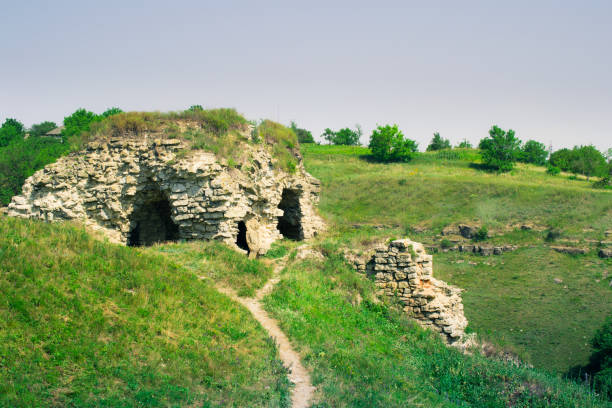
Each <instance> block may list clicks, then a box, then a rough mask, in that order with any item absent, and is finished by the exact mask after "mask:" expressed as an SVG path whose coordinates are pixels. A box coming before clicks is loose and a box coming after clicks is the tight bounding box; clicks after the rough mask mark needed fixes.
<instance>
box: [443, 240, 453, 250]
mask: <svg viewBox="0 0 612 408" xmlns="http://www.w3.org/2000/svg"><path fill="white" fill-rule="evenodd" d="M452 246H453V243H452V242H450V240H449V239H448V238H444V239H443V240H442V241H440V248H442V249H448V248H450V247H452Z"/></svg>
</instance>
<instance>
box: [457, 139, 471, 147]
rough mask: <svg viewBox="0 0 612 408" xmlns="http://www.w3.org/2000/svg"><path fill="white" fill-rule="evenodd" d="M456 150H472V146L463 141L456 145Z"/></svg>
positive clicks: (465, 140)
mask: <svg viewBox="0 0 612 408" xmlns="http://www.w3.org/2000/svg"><path fill="white" fill-rule="evenodd" d="M457 147H458V148H460V149H471V148H472V144H471V143H470V142H468V141H467V139H463V140H462V141H461V142H460V143H459V144H458V145H457Z"/></svg>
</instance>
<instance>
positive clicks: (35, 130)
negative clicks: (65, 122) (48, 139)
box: [30, 121, 57, 137]
mask: <svg viewBox="0 0 612 408" xmlns="http://www.w3.org/2000/svg"><path fill="white" fill-rule="evenodd" d="M56 127H57V125H56V124H55V122H50V121H45V122H41V123H37V124H35V125H32V127H31V128H30V137H39V136H44V135H46V134H47V133H49V132H50V131H52V130H53V129H55V128H56Z"/></svg>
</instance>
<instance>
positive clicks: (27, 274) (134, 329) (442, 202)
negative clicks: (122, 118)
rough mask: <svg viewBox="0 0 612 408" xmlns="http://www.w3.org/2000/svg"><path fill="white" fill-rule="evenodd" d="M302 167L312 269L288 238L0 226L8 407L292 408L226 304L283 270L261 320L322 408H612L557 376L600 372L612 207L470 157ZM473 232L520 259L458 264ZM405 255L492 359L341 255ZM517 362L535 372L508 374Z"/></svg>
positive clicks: (340, 151)
mask: <svg viewBox="0 0 612 408" xmlns="http://www.w3.org/2000/svg"><path fill="white" fill-rule="evenodd" d="M118 117H119V116H118ZM172 120H174V119H172ZM264 123H265V122H264ZM104 129H106V130H104ZM108 129H109V128H103V131H104V132H107V131H108ZM121 129H124V130H125V129H126V128H125V127H123V128H121ZM155 129H156V130H155V132H158V131H160V132H165V130H163V129H166V128H163V126H162V128H155ZM160 129H162V130H160ZM95 131H96V130H95V129H94V132H95ZM140 131H142V129H141V130H140ZM105 134H106V133H105ZM106 135H107V136H104V135H102V134H100V135H99V136H100V137H109V138H110V137H111V136H112V133H109V134H106ZM117 137H118V136H117ZM125 137H127V138H130V137H134V135H126V136H125ZM180 137H181V138H183V137H184V134H182V135H181V136H180ZM218 137H219V138H220V139H219V140H221V139H222V137H221V136H218ZM97 140H101V139H97ZM269 143H270V148H271V149H272V151H274V149H275V147H274V146H275V144H274V143H273V142H272V141H270V142H269ZM199 148H202V149H208V147H207V146H202V147H199ZM199 148H197V149H199ZM282 149H283V151H285V152H286V151H288V150H287V148H286V146H283V147H282ZM186 154H189V153H188V152H186ZM302 154H303V156H304V161H303V163H304V165H305V167H306V170H308V171H309V172H310V173H312V174H313V175H314V176H315V177H317V178H319V179H320V180H321V186H322V191H321V202H320V212H321V215H322V216H324V217H325V218H326V220H327V223H328V230H327V231H326V232H324V233H320V234H319V235H317V237H316V238H314V239H311V240H309V241H308V242H307V243H306V245H308V247H309V252H307V253H310V254H311V256H303V255H299V256H298V253H300V254H303V251H302V250H303V249H304V247H303V245H304V243H303V242H299V241H294V240H291V239H283V240H281V241H277V242H276V243H275V244H273V246H272V249H271V250H270V251H269V252H268V253H267V254H266V255H265V256H264V257H261V258H260V259H258V260H252V259H248V258H247V257H246V256H245V255H244V253H241V252H237V251H235V250H233V249H231V248H230V247H228V246H225V245H223V244H221V243H218V242H204V241H178V242H174V243H164V244H155V245H153V246H150V247H125V246H123V245H119V244H113V243H110V242H108V241H107V240H106V239H105V238H103V236H101V234H99V233H98V234H97V235H93V233H92V232H91V231H88V230H85V229H84V228H83V227H82V226H80V225H77V224H73V223H70V222H67V223H52V224H48V223H43V222H41V221H33V220H19V219H13V218H7V217H5V216H1V215H0V271H1V273H0V290H1V293H2V299H3V302H2V304H1V305H2V306H0V315H1V319H0V322H2V323H0V340H2V341H1V343H0V344H1V345H0V358H1V360H0V384H1V385H0V387H1V388H0V390H1V392H0V406H7V407H9V406H10V407H13V406H79V407H80V406H111V407H115V406H186V405H187V406H205V407H208V406H211V407H212V406H215V407H226V406H233V407H242V406H249V407H250V406H255V407H256V406H266V407H270V406H271V407H274V406H279V407H285V406H288V405H289V400H290V393H291V389H292V387H291V385H290V384H289V382H288V381H287V370H286V369H285V368H283V366H282V364H281V362H280V360H279V354H278V350H277V346H276V344H275V343H274V342H273V341H271V340H270V339H269V338H268V336H267V335H266V332H265V331H264V329H263V328H262V327H261V326H260V325H259V324H257V323H256V322H255V320H254V319H253V317H252V316H251V315H250V314H249V313H248V312H247V310H246V309H245V308H243V307H242V306H240V302H237V301H235V300H232V298H231V297H228V296H225V295H223V294H221V293H220V292H219V291H218V290H217V289H218V287H219V286H223V287H226V288H229V289H230V290H232V291H234V292H235V293H236V294H237V296H243V297H244V296H252V295H253V294H254V293H255V292H256V291H257V290H258V289H261V288H262V287H263V286H264V284H265V283H266V282H267V281H269V279H270V278H271V277H272V275H273V273H272V268H271V266H270V265H271V260H273V259H277V260H278V259H281V258H282V259H283V264H284V265H285V268H284V269H283V270H282V271H281V272H280V276H279V277H278V278H279V282H278V284H277V285H276V286H275V287H273V288H272V289H271V291H270V292H269V293H268V294H267V295H266V296H265V297H264V298H263V299H262V303H263V305H264V306H265V309H266V311H267V312H268V313H269V315H270V316H271V317H273V318H274V319H276V321H277V322H278V324H279V326H280V328H281V329H282V330H283V331H284V333H285V334H286V335H287V337H288V339H289V341H290V342H291V343H292V345H293V347H294V348H295V349H296V350H297V351H298V352H299V353H300V356H301V359H302V363H303V365H304V366H305V367H306V368H307V369H308V370H309V371H310V372H311V377H312V383H313V385H314V386H315V387H316V392H315V397H314V403H313V405H312V406H313V407H361V406H363V407H366V406H367V407H403V406H444V407H465V406H475V407H481V406H483V407H485V406H486V407H508V406H512V407H548V406H554V407H596V406H597V407H599V406H602V407H603V406H609V404H608V403H606V402H603V401H601V400H600V399H599V398H598V397H597V396H596V395H595V394H594V393H592V392H591V391H590V390H589V389H588V388H587V387H584V386H582V385H579V384H576V383H574V382H572V381H568V380H564V379H562V378H561V376H560V375H559V374H560V373H564V372H566V371H567V370H568V369H569V368H570V367H571V366H574V365H583V364H585V363H586V359H587V356H588V355H589V353H590V349H589V347H588V339H589V338H590V337H591V336H592V333H593V332H594V330H595V329H596V328H598V327H599V326H600V325H601V323H602V322H603V320H604V317H605V316H606V313H608V312H609V310H611V309H612V296H611V294H612V289H611V288H610V284H609V281H610V276H609V275H608V274H609V270H610V260H603V259H600V258H598V257H597V255H596V248H597V245H598V243H599V245H606V243H605V240H606V231H608V230H610V229H611V227H612V225H611V222H612V200H610V197H611V196H610V193H609V192H606V191H597V190H593V189H592V188H590V187H589V186H588V185H587V184H586V182H584V181H581V180H568V179H567V178H565V177H561V176H558V177H552V176H549V175H547V174H545V173H544V172H543V171H541V169H539V168H536V167H530V166H519V167H518V168H517V169H516V170H514V171H513V172H512V173H509V174H506V175H501V176H500V175H497V174H492V173H486V172H483V171H482V170H480V169H479V168H478V166H474V165H471V164H470V162H471V161H473V160H477V159H478V153H477V152H476V151H473V150H463V151H456V152H453V153H452V154H449V153H448V152H443V153H442V154H439V153H438V154H420V155H418V156H417V158H416V159H415V160H414V161H412V162H410V163H405V164H389V165H382V164H375V163H371V162H370V161H369V160H368V156H367V154H368V151H367V149H365V148H352V147H349V148H347V147H330V146H315V145H305V146H303V147H302ZM291 155H292V157H299V156H298V155H294V154H293V152H292V153H291ZM221 157H223V156H221ZM226 159H227V160H228V161H229V157H226ZM227 165H228V166H229V164H227ZM236 165H239V166H242V164H240V163H236ZM457 223H468V224H474V225H479V226H486V227H488V229H489V235H490V236H491V237H490V238H487V239H486V240H485V241H483V242H481V243H479V244H482V245H484V244H486V245H512V246H516V247H517V248H516V249H515V250H513V251H511V252H505V253H503V254H502V255H495V256H489V257H484V256H481V255H478V254H467V253H465V252H458V251H446V252H445V251H443V250H442V248H443V247H446V245H443V242H445V240H447V241H448V242H450V244H455V243H457V242H459V241H461V240H462V242H464V243H466V242H472V241H470V240H467V241H466V240H465V239H462V238H461V237H457V235H456V234H453V233H450V235H449V231H450V230H452V229H453V228H454V226H456V224H457ZM449 227H453V228H451V229H450V230H449ZM443 231H446V232H445V235H443V236H442V235H441V234H442V232H443ZM549 231H555V233H559V234H560V236H559V237H558V238H556V241H554V242H547V241H545V240H544V238H545V237H546V236H547V235H548V232H549ZM405 236H409V237H410V238H411V239H413V240H415V241H420V242H423V243H425V244H426V245H427V246H428V247H429V250H430V251H437V252H436V254H435V257H434V270H435V275H436V276H437V277H438V278H441V279H444V280H446V281H448V282H449V283H451V284H455V285H457V286H460V287H462V288H465V289H467V290H466V292H465V293H464V294H463V298H464V304H465V314H466V317H467V318H468V320H469V322H470V326H469V327H468V329H469V330H471V331H474V332H476V333H478V335H479V336H480V338H481V339H485V340H489V341H490V342H492V343H493V344H494V345H495V347H493V349H494V350H493V351H491V352H490V354H492V355H493V358H488V357H485V356H482V355H480V354H475V355H465V354H462V353H460V352H459V351H458V350H455V349H454V348H449V347H447V346H446V345H445V344H444V343H443V341H442V340H441V338H440V337H439V336H437V335H435V334H434V333H431V332H429V331H426V330H424V329H422V328H420V327H419V326H417V325H416V324H415V323H414V322H413V321H411V320H410V319H408V318H407V317H406V316H405V315H404V314H403V313H401V312H399V311H398V310H397V308H396V307H395V305H394V304H393V302H381V301H380V300H379V299H377V297H376V296H375V295H374V294H375V291H376V288H375V286H374V283H373V282H372V281H370V280H368V279H366V278H364V277H363V276H361V275H359V274H357V273H355V271H354V270H353V269H352V268H351V267H350V266H349V264H348V263H347V262H346V260H345V259H344V258H343V256H342V255H341V253H342V249H343V248H346V247H350V248H352V249H354V250H356V251H359V250H360V249H361V248H365V247H367V246H370V245H371V244H372V243H375V242H380V241H386V240H388V239H389V238H397V237H405ZM451 240H452V241H451ZM602 241H604V242H603V243H601V242H602ZM557 245H565V246H573V247H584V248H587V249H588V252H587V253H586V254H585V255H573V256H572V255H568V254H566V253H559V252H556V251H555V250H554V249H553V248H552V247H553V246H557ZM313 253H314V255H312V254H313ZM495 350H496V351H495ZM508 350H509V351H511V352H513V353H516V354H518V355H519V356H520V357H521V358H522V359H523V360H525V361H527V362H528V363H531V364H532V365H533V366H534V367H529V366H528V365H525V364H516V363H512V361H511V362H510V363H509V362H504V361H503V359H499V358H497V357H495V356H496V355H497V356H501V357H504V356H505V355H506V351H508ZM253 379H256V381H254V380H253Z"/></svg>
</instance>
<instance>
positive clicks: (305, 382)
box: [217, 257, 315, 408]
mask: <svg viewBox="0 0 612 408" xmlns="http://www.w3.org/2000/svg"><path fill="white" fill-rule="evenodd" d="M285 263H286V257H285V258H282V259H279V260H278V261H277V263H276V265H275V266H274V274H273V276H272V278H271V279H270V280H269V281H268V282H266V284H265V285H264V286H263V287H262V288H261V289H259V290H258V291H257V293H256V294H255V297H251V298H245V297H240V296H238V295H237V294H236V292H235V291H234V290H233V289H231V288H227V287H221V286H217V290H218V291H219V292H221V293H223V294H225V295H227V296H229V297H230V298H232V299H233V300H235V301H237V302H239V303H241V304H242V305H243V306H244V307H246V308H247V309H248V310H249V312H251V314H252V315H253V317H254V318H255V320H257V321H258V322H259V324H261V325H262V326H263V328H264V329H265V330H266V331H267V332H268V335H269V336H270V337H272V338H273V339H274V340H275V341H276V344H277V346H278V352H279V355H280V359H281V361H282V362H283V365H284V366H285V367H286V368H287V369H288V370H289V380H290V381H291V382H292V383H293V384H295V387H293V389H292V391H291V406H292V407H293V408H306V407H308V406H310V402H311V400H312V396H313V393H314V390H315V387H313V385H312V381H311V380H310V373H309V372H308V370H306V368H304V366H303V365H302V363H301V362H300V355H299V354H298V353H297V352H296V351H295V350H294V349H293V347H292V346H291V343H290V342H289V339H288V338H287V336H286V335H285V333H283V331H282V330H281V329H280V327H279V325H278V322H277V321H276V320H275V319H272V318H271V317H270V316H269V315H268V313H267V312H266V311H265V310H264V308H263V305H262V304H261V299H263V298H264V296H266V295H267V294H268V293H270V292H271V291H272V290H273V289H274V286H275V285H276V284H277V283H278V282H279V280H280V279H279V274H280V271H281V270H282V269H283V268H284V266H285Z"/></svg>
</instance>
